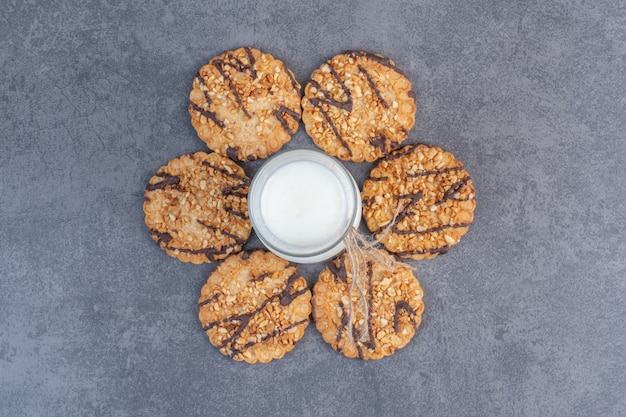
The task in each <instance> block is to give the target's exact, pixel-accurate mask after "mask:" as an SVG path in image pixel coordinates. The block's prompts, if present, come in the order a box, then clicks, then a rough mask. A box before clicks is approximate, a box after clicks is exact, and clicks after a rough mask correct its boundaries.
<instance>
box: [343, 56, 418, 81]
mask: <svg viewBox="0 0 626 417" xmlns="http://www.w3.org/2000/svg"><path fill="white" fill-rule="evenodd" d="M346 54H347V55H349V56H351V57H354V58H356V57H363V58H367V59H369V60H371V61H374V62H378V63H379V64H380V65H382V66H384V67H387V68H389V69H390V70H392V71H395V72H397V73H398V74H400V75H402V76H405V77H406V75H405V74H404V73H403V72H402V71H400V70H399V69H398V67H396V66H395V65H394V64H393V62H391V59H389V58H385V57H382V56H379V55H376V54H372V53H370V52H365V51H347V52H346Z"/></svg>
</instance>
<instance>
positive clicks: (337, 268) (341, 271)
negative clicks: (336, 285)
mask: <svg viewBox="0 0 626 417" xmlns="http://www.w3.org/2000/svg"><path fill="white" fill-rule="evenodd" d="M335 262H338V263H339V265H337V264H336V263H335ZM328 270H329V271H330V273H331V274H333V277H334V278H335V280H339V281H341V282H344V283H345V282H348V270H347V269H346V261H345V259H344V257H343V256H340V257H338V258H337V259H334V260H332V261H330V262H328Z"/></svg>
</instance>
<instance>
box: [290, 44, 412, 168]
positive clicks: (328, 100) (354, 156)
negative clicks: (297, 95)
mask: <svg viewBox="0 0 626 417" xmlns="http://www.w3.org/2000/svg"><path fill="white" fill-rule="evenodd" d="M415 111H416V105H415V94H413V92H412V91H411V82H410V81H409V79H408V78H407V77H406V76H405V75H404V74H403V73H402V71H400V70H399V69H398V68H397V67H396V66H395V64H394V63H393V61H392V60H390V59H388V58H385V57H383V56H381V55H378V54H371V53H368V52H363V51H361V52H355V51H350V52H346V53H344V54H340V55H337V56H335V57H333V58H332V59H330V60H328V61H326V62H325V63H324V64H323V65H322V66H321V67H320V68H319V69H317V70H315V71H314V72H313V74H311V81H309V83H308V84H307V85H306V87H305V89H304V97H303V98H302V121H303V122H304V126H305V128H306V132H307V133H308V134H309V136H311V138H313V141H314V142H315V144H316V145H317V146H319V147H320V148H322V149H323V150H324V151H325V152H326V153H328V154H329V155H332V156H336V157H338V158H339V159H342V160H351V161H354V162H362V161H367V162H372V161H375V160H376V159H378V158H381V157H383V156H385V155H387V154H389V153H390V152H392V151H393V150H395V149H397V148H399V147H400V144H401V143H402V141H404V140H405V139H406V138H407V135H408V132H409V130H410V129H411V128H412V127H413V125H414V124H415Z"/></svg>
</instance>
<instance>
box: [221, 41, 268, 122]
mask: <svg viewBox="0 0 626 417" xmlns="http://www.w3.org/2000/svg"><path fill="white" fill-rule="evenodd" d="M245 51H246V55H247V56H248V61H249V63H248V64H244V63H243V62H242V61H241V60H239V59H238V58H236V57H235V56H233V55H232V54H228V55H227V56H226V58H227V59H228V61H227V60H224V59H221V58H215V59H213V60H212V61H211V64H213V66H214V67H215V68H217V71H218V72H219V73H220V74H221V75H222V77H224V79H225V80H226V82H228V86H229V87H230V90H231V92H232V93H233V96H234V97H235V101H236V102H237V104H238V105H239V108H240V109H241V110H242V111H243V114H245V115H246V117H247V118H248V119H250V118H252V116H250V113H248V110H247V109H246V107H245V106H244V105H243V101H242V100H241V96H240V95H239V90H238V89H237V86H236V85H235V83H234V82H233V80H232V78H231V76H230V73H229V71H228V67H230V68H234V69H235V70H236V71H238V72H243V73H245V72H247V73H248V74H249V76H250V77H251V78H252V79H253V80H254V79H256V77H257V72H256V69H255V68H254V64H255V62H256V61H255V60H254V57H253V56H252V52H251V50H250V48H245Z"/></svg>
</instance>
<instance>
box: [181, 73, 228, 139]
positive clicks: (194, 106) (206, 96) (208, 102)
mask: <svg viewBox="0 0 626 417" xmlns="http://www.w3.org/2000/svg"><path fill="white" fill-rule="evenodd" d="M196 81H197V82H198V84H199V85H200V91H202V94H204V99H205V101H206V103H205V106H206V107H207V108H209V109H210V108H211V103H213V100H211V97H210V96H209V92H208V91H207V90H206V84H205V83H204V78H203V77H202V75H201V74H200V72H198V73H196ZM203 87H204V88H203ZM189 108H190V109H191V110H194V111H196V112H198V113H200V114H201V115H203V116H204V117H206V118H207V119H208V120H212V121H213V122H214V123H215V124H216V125H218V126H219V127H221V128H222V129H224V127H225V126H224V122H223V121H221V120H220V119H218V118H217V114H216V113H215V112H213V111H211V110H207V109H205V108H202V107H200V106H198V105H197V104H195V103H191V104H189Z"/></svg>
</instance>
